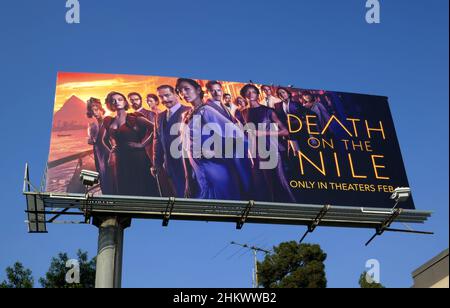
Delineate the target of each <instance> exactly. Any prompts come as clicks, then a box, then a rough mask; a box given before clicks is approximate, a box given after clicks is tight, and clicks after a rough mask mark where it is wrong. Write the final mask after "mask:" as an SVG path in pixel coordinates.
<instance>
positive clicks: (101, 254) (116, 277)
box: [94, 216, 131, 288]
mask: <svg viewBox="0 0 450 308" xmlns="http://www.w3.org/2000/svg"><path fill="white" fill-rule="evenodd" d="M130 224H131V218H124V217H117V216H110V217H95V218H94V225H95V226H97V227H98V253H97V271H96V275H95V287H96V288H120V287H121V286H122V254H123V231H124V230H125V229H126V228H127V227H129V226H130Z"/></svg>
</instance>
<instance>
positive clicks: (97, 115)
mask: <svg viewBox="0 0 450 308" xmlns="http://www.w3.org/2000/svg"><path fill="white" fill-rule="evenodd" d="M92 115H93V116H94V118H96V119H101V118H102V117H103V111H102V110H101V109H100V108H99V106H98V105H94V104H93V105H92Z"/></svg>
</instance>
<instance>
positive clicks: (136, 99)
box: [128, 92, 156, 125]
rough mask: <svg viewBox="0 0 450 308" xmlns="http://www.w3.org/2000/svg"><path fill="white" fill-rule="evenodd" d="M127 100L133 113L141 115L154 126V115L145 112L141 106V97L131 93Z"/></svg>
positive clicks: (151, 112) (148, 111) (150, 112)
mask: <svg viewBox="0 0 450 308" xmlns="http://www.w3.org/2000/svg"><path fill="white" fill-rule="evenodd" d="M128 100H129V101H130V104H131V107H133V109H134V111H136V112H138V113H140V114H141V115H143V116H144V117H145V118H146V119H147V120H149V121H150V122H152V124H153V125H154V124H155V118H156V114H155V113H154V112H153V111H150V110H147V109H145V108H144V107H143V106H142V96H141V95H140V94H139V93H137V92H131V93H129V94H128Z"/></svg>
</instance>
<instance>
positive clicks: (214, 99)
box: [206, 80, 238, 123]
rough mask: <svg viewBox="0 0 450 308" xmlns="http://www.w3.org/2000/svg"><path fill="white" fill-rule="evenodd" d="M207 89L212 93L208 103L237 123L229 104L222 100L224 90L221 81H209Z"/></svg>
mask: <svg viewBox="0 0 450 308" xmlns="http://www.w3.org/2000/svg"><path fill="white" fill-rule="evenodd" d="M206 89H207V90H208V92H209V94H210V95H211V98H210V99H208V100H207V101H206V104H207V105H208V106H211V107H212V108H214V109H215V110H216V111H217V112H219V113H220V114H221V115H223V116H224V117H225V118H227V119H228V120H230V121H231V122H233V123H237V122H238V121H237V119H236V118H235V117H234V116H233V114H232V113H231V110H230V109H229V108H227V106H225V104H224V103H223V102H222V99H223V90H222V85H221V84H220V82H218V81H216V80H211V81H208V83H207V84H206Z"/></svg>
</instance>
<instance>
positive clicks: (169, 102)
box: [158, 88, 178, 108]
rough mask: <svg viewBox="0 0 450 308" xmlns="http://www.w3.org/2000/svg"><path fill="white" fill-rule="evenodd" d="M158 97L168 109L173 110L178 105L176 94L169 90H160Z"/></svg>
mask: <svg viewBox="0 0 450 308" xmlns="http://www.w3.org/2000/svg"><path fill="white" fill-rule="evenodd" d="M158 96H159V99H160V100H161V102H162V104H163V105H164V106H165V107H166V108H172V107H173V106H175V105H176V104H178V98H177V96H176V94H175V93H172V91H170V89H169V88H162V89H159V90H158Z"/></svg>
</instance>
